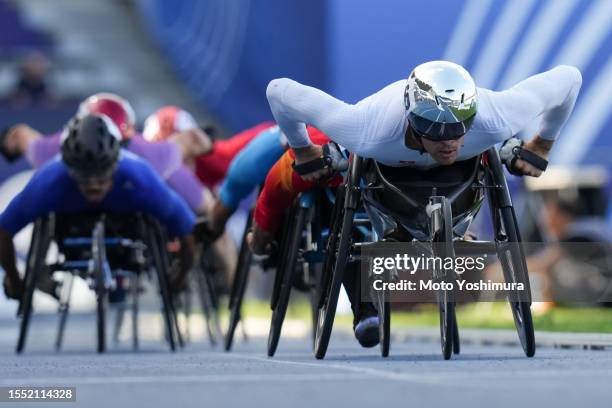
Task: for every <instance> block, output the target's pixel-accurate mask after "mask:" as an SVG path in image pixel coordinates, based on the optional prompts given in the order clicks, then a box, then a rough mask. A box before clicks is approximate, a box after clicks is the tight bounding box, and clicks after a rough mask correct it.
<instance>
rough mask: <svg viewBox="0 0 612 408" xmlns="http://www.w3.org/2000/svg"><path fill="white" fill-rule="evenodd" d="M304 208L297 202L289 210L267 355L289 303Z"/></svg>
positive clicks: (277, 339)
mask: <svg viewBox="0 0 612 408" xmlns="http://www.w3.org/2000/svg"><path fill="white" fill-rule="evenodd" d="M306 211H307V210H306V209H305V208H302V207H301V206H300V205H299V203H298V204H297V205H296V206H295V208H294V211H291V212H290V216H289V218H288V219H289V228H288V231H287V234H285V237H284V238H285V239H284V240H283V243H282V249H281V254H282V256H281V264H280V265H279V266H278V268H277V269H276V276H275V282H276V284H275V285H274V286H275V291H274V292H275V293H274V294H273V295H272V305H271V306H272V319H271V321H270V332H269V334H268V357H272V356H274V353H275V352H276V348H277V346H278V341H279V339H280V335H281V330H282V327H283V322H284V320H285V315H286V313H287V306H288V305H289V297H290V295H291V288H292V286H293V285H292V283H293V277H294V273H295V269H296V263H297V258H298V252H299V249H300V243H301V240H302V230H303V229H304V222H305V219H306Z"/></svg>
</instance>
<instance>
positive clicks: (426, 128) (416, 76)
mask: <svg viewBox="0 0 612 408" xmlns="http://www.w3.org/2000/svg"><path fill="white" fill-rule="evenodd" d="M404 104H405V105H406V113H407V115H408V122H409V123H410V126H411V127H412V129H413V130H415V131H416V133H417V134H418V135H419V136H421V137H424V138H426V139H430V140H436V141H439V140H453V139H458V138H460V137H461V136H463V135H464V134H466V133H467V131H468V130H469V129H470V126H471V125H472V122H473V121H474V117H475V116H476V106H477V95H476V84H475V83H474V80H473V79H472V77H471V76H470V74H469V73H468V72H467V71H466V70H465V68H463V67H462V66H461V65H457V64H454V63H452V62H448V61H430V62H426V63H424V64H421V65H419V66H417V67H416V68H414V69H413V70H412V72H411V73H410V76H409V77H408V81H407V83H406V90H405V92H404Z"/></svg>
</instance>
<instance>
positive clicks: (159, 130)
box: [142, 105, 199, 142]
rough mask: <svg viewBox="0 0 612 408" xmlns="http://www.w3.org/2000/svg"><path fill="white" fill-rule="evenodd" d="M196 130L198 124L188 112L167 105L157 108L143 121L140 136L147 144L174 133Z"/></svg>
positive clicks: (161, 139)
mask: <svg viewBox="0 0 612 408" xmlns="http://www.w3.org/2000/svg"><path fill="white" fill-rule="evenodd" d="M198 128H199V127H198V123H197V122H196V120H195V119H194V118H193V116H191V114H190V113H189V112H187V111H186V110H183V109H181V108H179V107H178V106H173V105H168V106H164V107H162V108H159V109H158V110H157V111H156V112H155V113H153V114H152V115H150V116H149V117H148V118H147V119H146V120H145V124H144V130H143V132H142V135H143V137H144V138H145V139H146V140H148V141H149V142H160V141H164V140H167V139H168V138H169V137H170V136H172V135H173V134H175V133H178V132H184V131H187V130H190V129H198Z"/></svg>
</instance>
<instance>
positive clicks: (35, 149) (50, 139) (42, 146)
mask: <svg viewBox="0 0 612 408" xmlns="http://www.w3.org/2000/svg"><path fill="white" fill-rule="evenodd" d="M29 131H32V132H36V133H38V132H37V131H36V130H34V129H32V128H30V129H29ZM60 139H61V133H56V134H53V135H50V136H46V137H45V136H42V135H40V134H39V136H38V137H32V139H31V142H30V143H29V144H28V147H27V149H26V151H25V156H26V158H27V160H28V162H29V163H30V165H31V166H32V167H34V168H39V167H42V166H43V165H44V164H45V163H47V162H48V161H49V160H51V159H52V158H53V157H55V156H56V155H57V154H58V153H59V151H60V144H61V142H60Z"/></svg>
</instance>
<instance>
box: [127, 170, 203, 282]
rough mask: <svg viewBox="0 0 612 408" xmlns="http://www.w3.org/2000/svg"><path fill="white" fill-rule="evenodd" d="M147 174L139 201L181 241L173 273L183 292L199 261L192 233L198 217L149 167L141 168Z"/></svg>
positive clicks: (174, 280)
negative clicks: (186, 279)
mask: <svg viewBox="0 0 612 408" xmlns="http://www.w3.org/2000/svg"><path fill="white" fill-rule="evenodd" d="M141 169H142V172H143V174H144V177H145V179H144V183H146V185H144V186H142V187H143V188H142V190H143V191H142V194H144V195H143V196H140V197H139V198H138V200H137V203H138V204H139V205H142V206H143V208H142V209H143V210H144V211H145V212H147V213H148V214H150V215H152V216H153V217H155V218H156V219H157V220H158V221H159V222H161V223H162V224H163V225H164V226H165V227H166V229H167V230H168V232H169V233H170V234H171V235H172V236H176V237H179V239H180V241H181V252H180V254H179V259H178V260H179V262H178V263H177V264H175V266H173V268H172V269H173V270H172V271H171V276H170V279H171V285H172V287H173V289H180V288H181V287H182V284H183V282H184V279H185V277H186V276H187V273H188V272H189V270H190V269H191V267H192V266H193V264H194V260H195V241H194V238H193V235H192V229H193V226H194V224H195V215H194V213H193V212H192V211H191V210H190V209H189V207H188V206H187V203H185V201H184V200H183V199H181V198H180V197H179V196H178V195H177V194H176V193H174V192H173V191H172V190H170V188H168V187H167V186H166V185H165V184H164V182H163V181H162V180H161V178H159V176H158V175H157V174H156V173H155V172H154V171H153V169H152V168H151V167H149V166H148V165H146V166H142V167H141Z"/></svg>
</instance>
